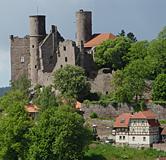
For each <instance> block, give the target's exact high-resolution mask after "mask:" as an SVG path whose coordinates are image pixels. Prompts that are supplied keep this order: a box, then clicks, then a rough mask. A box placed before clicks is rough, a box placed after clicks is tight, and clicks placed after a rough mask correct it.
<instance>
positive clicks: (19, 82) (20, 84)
mask: <svg viewBox="0 0 166 160" xmlns="http://www.w3.org/2000/svg"><path fill="white" fill-rule="evenodd" d="M10 85H11V88H10V90H20V91H23V92H24V93H25V94H28V93H30V90H29V88H30V87H31V80H30V79H27V77H26V75H25V74H21V75H19V77H18V78H17V79H14V80H10Z"/></svg>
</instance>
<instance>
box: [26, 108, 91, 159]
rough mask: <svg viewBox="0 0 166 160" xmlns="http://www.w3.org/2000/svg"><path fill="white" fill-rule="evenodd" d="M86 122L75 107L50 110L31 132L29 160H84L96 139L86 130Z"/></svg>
mask: <svg viewBox="0 0 166 160" xmlns="http://www.w3.org/2000/svg"><path fill="white" fill-rule="evenodd" d="M83 122H84V118H82V117H81V116H80V115H79V114H77V113H76V112H74V111H73V110H72V108H71V107H66V106H60V107H58V108H51V109H47V110H46V111H45V112H44V113H43V114H42V117H41V120H40V122H39V123H38V125H36V126H35V127H34V128H33V129H32V130H31V137H32V139H33V144H32V145H31V147H30V152H29V159H31V160H33V159H34V160H36V159H57V160H58V159H59V160H66V159H71V160H72V159H79V160H81V159H82V158H83V155H84V152H85V151H86V149H87V147H88V145H89V144H90V143H91V139H92V132H91V131H90V129H89V128H84V127H83Z"/></svg>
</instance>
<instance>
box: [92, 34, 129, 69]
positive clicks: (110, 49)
mask: <svg viewBox="0 0 166 160" xmlns="http://www.w3.org/2000/svg"><path fill="white" fill-rule="evenodd" d="M131 43H132V41H131V40H130V39H128V38H125V37H117V38H116V39H115V40H110V39H108V40H106V41H103V42H102V43H100V46H98V47H96V52H95V53H94V55H95V61H96V62H97V64H98V65H99V66H101V67H108V68H111V69H121V68H124V67H125V65H126V63H125V61H124V60H123V56H125V55H126V53H127V52H128V51H129V48H130V46H131Z"/></svg>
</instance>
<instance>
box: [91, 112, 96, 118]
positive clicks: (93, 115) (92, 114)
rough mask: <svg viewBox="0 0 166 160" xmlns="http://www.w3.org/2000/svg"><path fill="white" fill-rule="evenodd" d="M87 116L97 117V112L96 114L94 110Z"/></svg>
mask: <svg viewBox="0 0 166 160" xmlns="http://www.w3.org/2000/svg"><path fill="white" fill-rule="evenodd" d="M89 116H90V117H91V118H97V117H98V116H97V114H96V112H92V113H91V114H90V115H89Z"/></svg>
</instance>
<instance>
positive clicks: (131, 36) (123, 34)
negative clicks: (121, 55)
mask: <svg viewBox="0 0 166 160" xmlns="http://www.w3.org/2000/svg"><path fill="white" fill-rule="evenodd" d="M120 36H121V37H125V31H124V29H122V30H121V32H120V33H118V35H116V37H120ZM126 38H129V39H131V40H132V42H133V43H135V42H137V38H136V37H135V36H134V34H133V33H132V32H129V33H128V34H127V36H126Z"/></svg>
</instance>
